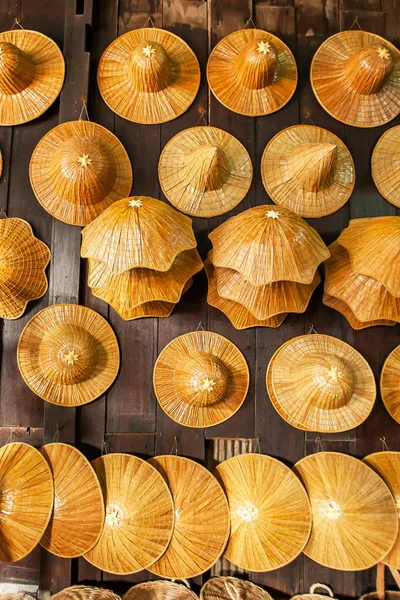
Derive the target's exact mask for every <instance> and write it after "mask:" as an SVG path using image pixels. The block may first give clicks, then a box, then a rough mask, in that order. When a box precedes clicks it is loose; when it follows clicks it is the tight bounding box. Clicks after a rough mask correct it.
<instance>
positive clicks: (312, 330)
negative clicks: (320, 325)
mask: <svg viewBox="0 0 400 600" xmlns="http://www.w3.org/2000/svg"><path fill="white" fill-rule="evenodd" d="M312 333H318V331H317V330H316V329H315V328H314V325H311V327H310V329H309V330H308V335H310V334H312Z"/></svg>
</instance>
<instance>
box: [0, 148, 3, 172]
mask: <svg viewBox="0 0 400 600" xmlns="http://www.w3.org/2000/svg"><path fill="white" fill-rule="evenodd" d="M2 175H3V154H2V152H1V150H0V177H1V176H2Z"/></svg>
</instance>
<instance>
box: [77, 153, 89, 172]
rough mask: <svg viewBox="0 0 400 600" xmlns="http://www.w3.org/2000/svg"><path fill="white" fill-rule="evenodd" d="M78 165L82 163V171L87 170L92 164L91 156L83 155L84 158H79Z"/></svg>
mask: <svg viewBox="0 0 400 600" xmlns="http://www.w3.org/2000/svg"><path fill="white" fill-rule="evenodd" d="M78 163H80V165H81V167H82V169H86V167H87V166H89V165H91V164H92V159H91V158H90V157H89V154H82V156H78Z"/></svg>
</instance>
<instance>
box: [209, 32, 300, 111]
mask: <svg viewBox="0 0 400 600" xmlns="http://www.w3.org/2000/svg"><path fill="white" fill-rule="evenodd" d="M207 79H208V85H209V86H210V88H211V91H212V93H213V94H214V96H215V97H216V98H217V100H219V101H220V102H221V104H223V105H224V106H226V108H229V109H230V110H233V111H234V112H236V113H239V114H241V115H247V116H249V117H257V116H260V115H269V114H271V113H273V112H275V111H277V110H279V109H280V108H282V107H283V106H285V104H287V103H288V102H289V100H290V99H291V97H292V96H293V94H294V92H295V90H296V86H297V67H296V61H295V59H294V57H293V54H292V53H291V51H290V50H289V48H288V47H287V46H286V44H284V43H283V42H282V40H280V39H279V38H278V37H276V36H275V35H272V33H268V32H267V31H263V30H262V29H241V30H240V31H235V32H234V33H231V34H230V35H227V36H226V37H224V38H223V39H222V40H221V41H220V42H219V43H218V44H217V45H216V46H215V48H214V50H213V51H212V52H211V54H210V57H209V59H208V63H207Z"/></svg>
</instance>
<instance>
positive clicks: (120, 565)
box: [84, 453, 174, 575]
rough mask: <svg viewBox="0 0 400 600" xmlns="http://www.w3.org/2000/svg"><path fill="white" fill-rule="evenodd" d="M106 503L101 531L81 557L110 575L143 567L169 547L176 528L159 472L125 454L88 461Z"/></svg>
mask: <svg viewBox="0 0 400 600" xmlns="http://www.w3.org/2000/svg"><path fill="white" fill-rule="evenodd" d="M92 465H93V468H94V470H95V471H96V473H97V476H98V478H99V481H100V485H101V488H102V490H103V496H104V502H105V506H106V517H105V523H104V529H103V532H102V534H101V537H100V539H99V541H98V542H97V544H96V546H95V547H94V548H92V550H90V551H89V552H87V553H86V554H85V555H84V557H85V558H86V560H87V561H88V562H90V563H91V564H92V565H94V566H95V567H97V568H98V569H101V570H102V571H106V572H107V573H113V574H114V575H127V574H130V573H137V572H138V571H141V570H142V569H147V568H148V567H149V566H150V565H151V564H153V563H154V561H156V560H158V559H159V558H160V556H162V555H163V554H164V552H165V550H166V549H167V546H168V544H169V541H170V539H171V535H172V529H173V526H174V508H173V503H172V497H171V494H170V492H169V490H168V486H167V484H166V483H165V481H164V479H163V478H162V477H161V475H160V474H159V473H158V472H157V470H156V469H155V468H154V467H152V466H151V465H149V464H148V463H147V462H146V461H144V460H142V459H141V458H138V457H137V456H130V455H129V454H118V453H117V454H108V455H105V456H101V457H100V458H96V460H94V461H93V463H92Z"/></svg>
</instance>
